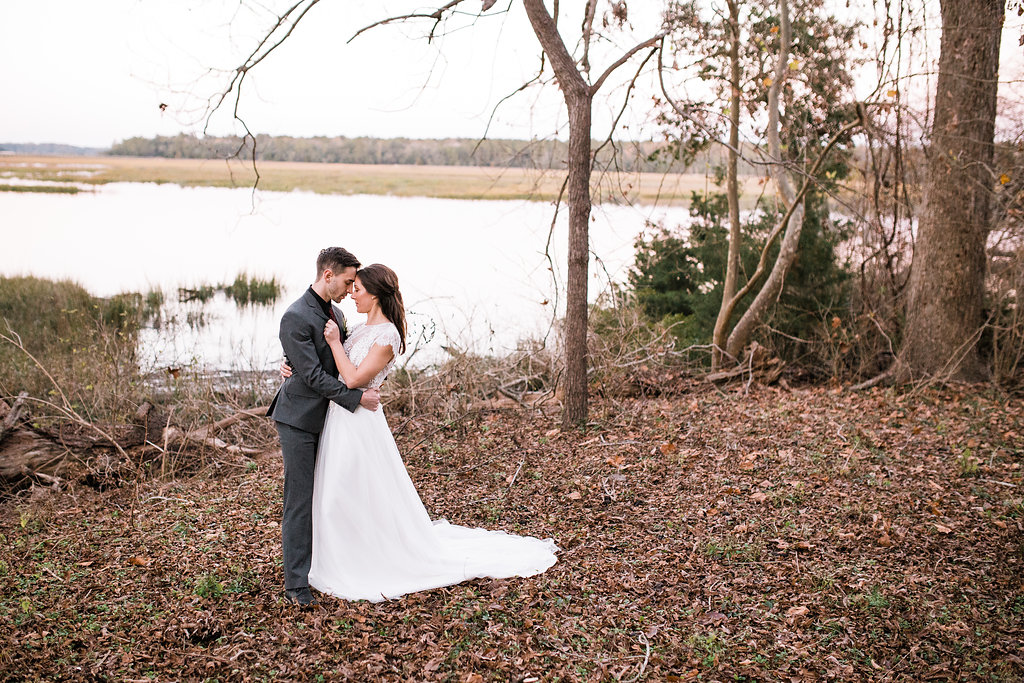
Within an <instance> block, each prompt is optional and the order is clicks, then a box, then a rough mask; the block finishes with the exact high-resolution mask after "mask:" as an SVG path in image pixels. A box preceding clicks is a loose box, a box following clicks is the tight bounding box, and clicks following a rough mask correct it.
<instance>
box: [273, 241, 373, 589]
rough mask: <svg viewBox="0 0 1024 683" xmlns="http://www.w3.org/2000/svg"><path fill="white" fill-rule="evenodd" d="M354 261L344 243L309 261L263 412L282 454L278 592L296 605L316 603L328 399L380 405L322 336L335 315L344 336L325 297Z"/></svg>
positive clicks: (335, 297)
mask: <svg viewBox="0 0 1024 683" xmlns="http://www.w3.org/2000/svg"><path fill="white" fill-rule="evenodd" d="M358 268H359V261H358V260H356V257H355V256H353V255H352V254H351V253H350V252H348V251H346V250H345V249H342V248H341V247H329V248H327V249H324V250H323V251H321V252H320V256H319V257H318V258H317V260H316V282H314V283H313V284H312V285H310V287H309V289H307V290H306V293H305V294H303V295H302V297H301V298H300V299H299V300H298V301H296V302H295V303H293V304H292V305H291V306H289V307H288V310H287V311H285V314H284V316H283V317H282V318H281V332H280V338H281V346H282V347H283V348H284V355H285V357H286V359H287V361H288V363H289V364H290V365H291V367H292V370H293V371H292V375H291V377H289V378H288V379H286V380H285V381H284V384H283V385H281V388H280V389H279V390H278V392H277V396H275V397H274V400H273V402H272V403H271V404H270V409H269V410H268V411H267V415H269V416H270V417H272V418H273V419H274V420H275V421H276V422H277V434H278V436H279V437H280V438H281V453H282V455H283V457H284V514H283V515H282V518H281V554H282V556H283V559H284V595H285V599H287V600H288V601H289V602H291V603H294V604H296V605H300V606H307V605H314V604H316V600H315V598H313V594H312V593H310V592H309V578H308V577H309V566H310V562H311V560H312V556H313V472H314V469H315V467H316V450H317V445H318V443H319V441H320V431H321V430H322V429H323V426H324V418H325V417H326V416H327V406H328V402H329V401H334V402H335V403H337V404H338V405H340V406H341V407H343V408H345V409H346V410H349V411H355V409H356V408H357V407H359V406H363V407H364V408H366V409H368V410H377V407H378V406H379V405H380V393H379V392H378V391H377V390H376V389H366V390H360V389H350V388H349V387H347V386H345V383H344V382H342V381H341V380H339V379H338V367H337V366H336V365H335V363H334V355H333V354H332V353H331V347H330V346H328V345H327V341H326V340H325V339H324V325H326V324H327V321H328V320H334V321H335V322H337V323H338V326H339V327H340V328H341V330H342V340H344V335H345V324H344V316H343V314H342V312H341V311H340V310H339V309H335V308H334V306H333V305H332V304H331V302H332V301H333V302H335V303H339V302H341V300H342V299H344V298H345V297H346V296H348V295H349V294H350V293H351V291H352V283H353V282H354V281H355V278H356V269H358Z"/></svg>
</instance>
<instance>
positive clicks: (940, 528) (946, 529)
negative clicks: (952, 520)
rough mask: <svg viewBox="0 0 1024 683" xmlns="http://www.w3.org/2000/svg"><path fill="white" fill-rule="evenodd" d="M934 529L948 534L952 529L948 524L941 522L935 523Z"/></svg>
mask: <svg viewBox="0 0 1024 683" xmlns="http://www.w3.org/2000/svg"><path fill="white" fill-rule="evenodd" d="M935 530H936V531H938V532H939V533H940V534H949V533H952V532H953V530H952V529H950V528H949V527H948V526H944V525H942V524H936V525H935Z"/></svg>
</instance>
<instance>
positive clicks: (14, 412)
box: [0, 391, 28, 441]
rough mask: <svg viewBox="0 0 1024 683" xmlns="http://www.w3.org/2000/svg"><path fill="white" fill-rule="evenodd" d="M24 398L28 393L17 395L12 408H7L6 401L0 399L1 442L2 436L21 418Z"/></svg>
mask: <svg viewBox="0 0 1024 683" xmlns="http://www.w3.org/2000/svg"><path fill="white" fill-rule="evenodd" d="M26 396H28V392H25V391H23V392H21V393H20V394H18V398H17V399H16V400H15V401H14V405H13V406H8V405H7V401H4V400H3V399H0V418H2V419H3V422H0V441H3V440H4V436H6V435H7V433H8V432H10V431H11V430H13V429H14V425H15V424H17V422H18V418H20V417H21V411H22V410H23V409H24V407H25V397H26Z"/></svg>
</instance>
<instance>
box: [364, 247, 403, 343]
mask: <svg viewBox="0 0 1024 683" xmlns="http://www.w3.org/2000/svg"><path fill="white" fill-rule="evenodd" d="M356 277H357V278H359V282H360V283H362V285H363V289H365V290H366V291H367V292H369V293H370V294H372V295H374V296H375V297H377V303H378V304H380V310H381V312H382V313H383V314H384V317H385V318H387V319H388V320H390V321H391V322H392V323H393V324H394V326H395V327H397V328H398V334H399V336H400V337H401V340H402V348H401V349H400V350H399V351H398V353H400V354H401V353H405V304H404V303H403V302H402V292H401V290H399V289H398V276H397V275H395V271H393V270H391V269H390V268H388V267H387V266H385V265H381V264H380V263H373V264H370V265H368V266H366V267H365V268H360V269H359V270H358V271H357V272H356Z"/></svg>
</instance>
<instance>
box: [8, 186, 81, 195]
mask: <svg viewBox="0 0 1024 683" xmlns="http://www.w3.org/2000/svg"><path fill="white" fill-rule="evenodd" d="M81 191H82V188H80V187H75V186H74V185H3V184H0V192H42V193H51V194H78V193H79V192H81Z"/></svg>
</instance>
